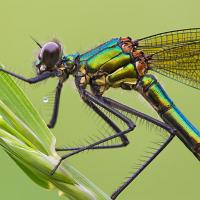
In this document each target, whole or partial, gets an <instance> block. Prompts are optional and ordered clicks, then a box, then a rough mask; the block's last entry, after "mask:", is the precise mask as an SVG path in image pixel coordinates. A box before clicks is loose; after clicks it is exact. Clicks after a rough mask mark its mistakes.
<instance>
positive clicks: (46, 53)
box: [38, 42, 61, 68]
mask: <svg viewBox="0 0 200 200" xmlns="http://www.w3.org/2000/svg"><path fill="white" fill-rule="evenodd" d="M60 56H61V46H60V45H59V44H57V43H55V42H48V43H46V44H44V46H43V47H42V49H41V51H40V54H39V56H38V57H39V58H40V59H41V61H42V63H43V64H44V65H45V66H46V67H47V68H51V67H54V66H55V64H56V63H57V62H58V61H59V59H60Z"/></svg>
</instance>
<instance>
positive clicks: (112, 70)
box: [75, 37, 148, 95]
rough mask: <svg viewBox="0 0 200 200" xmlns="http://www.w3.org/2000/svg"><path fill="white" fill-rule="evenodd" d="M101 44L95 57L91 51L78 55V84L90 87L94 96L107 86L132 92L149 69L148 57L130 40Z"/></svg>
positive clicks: (100, 93)
mask: <svg viewBox="0 0 200 200" xmlns="http://www.w3.org/2000/svg"><path fill="white" fill-rule="evenodd" d="M104 45H105V49H104V48H103V47H102V46H100V47H99V52H98V54H93V53H92V51H91V52H88V53H86V54H83V55H80V58H79V59H80V61H79V63H78V65H79V66H78V69H79V70H78V76H80V77H81V80H80V82H81V84H83V85H84V86H85V87H86V86H87V85H88V84H89V85H90V87H91V90H92V92H93V94H94V95H103V94H104V92H105V91H106V90H107V89H109V88H110V87H112V88H117V87H121V88H122V89H132V88H133V87H134V86H135V85H136V83H137V81H138V80H139V78H140V77H142V76H144V74H145V73H146V72H147V70H148V59H147V56H145V54H144V53H143V51H142V50H137V46H136V45H137V43H136V42H134V41H133V40H132V39H131V38H130V37H127V38H119V39H112V40H110V41H109V42H107V43H106V44H104ZM97 49H98V47H97ZM75 76H77V75H75Z"/></svg>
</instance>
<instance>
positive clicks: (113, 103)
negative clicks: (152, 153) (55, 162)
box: [56, 97, 174, 151]
mask: <svg viewBox="0 0 200 200" xmlns="http://www.w3.org/2000/svg"><path fill="white" fill-rule="evenodd" d="M102 98H103V100H104V101H106V103H108V104H109V105H110V106H111V107H113V108H115V109H118V110H121V111H125V112H127V113H130V114H132V115H135V116H137V117H140V118H141V119H144V120H146V121H148V122H150V123H152V124H155V125H156V126H158V127H161V128H163V129H164V130H166V131H168V132H170V133H171V132H173V131H174V130H173V129H172V128H171V127H170V126H169V125H167V124H166V123H163V122H162V121H159V120H157V119H155V118H153V117H150V116H148V115H146V114H144V113H142V112H139V111H137V110H135V109H133V108H130V107H128V106H126V105H123V104H121V103H119V102H117V101H115V100H113V99H110V98H107V97H102ZM87 104H88V103H87ZM92 105H94V104H93V103H90V104H89V106H90V107H91V106H92ZM94 106H95V105H94ZM95 107H96V106H95ZM92 109H93V110H94V111H95V112H96V113H98V114H99V113H100V112H102V111H101V110H99V109H98V108H97V107H96V108H95V109H98V110H99V111H97V110H95V109H94V108H93V107H92ZM102 114H104V113H102ZM102 118H103V119H104V120H105V121H106V122H107V123H108V121H110V119H109V118H108V117H107V116H106V115H105V114H104V116H102ZM108 124H109V125H110V126H111V127H112V128H113V129H114V130H115V131H116V132H119V131H120V130H117V129H116V128H114V127H113V125H112V124H110V123H108ZM123 137H126V136H125V135H124V136H123ZM126 138H127V137H126ZM126 138H124V141H123V140H122V144H119V145H112V146H96V147H95V146H94V147H93V148H91V149H109V148H118V147H124V146H126V145H127V144H128V142H129V141H128V139H126ZM121 139H123V138H121ZM124 143H125V144H124ZM80 148H82V147H71V148H56V150H57V151H74V150H79V149H80Z"/></svg>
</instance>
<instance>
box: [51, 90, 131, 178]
mask: <svg viewBox="0 0 200 200" xmlns="http://www.w3.org/2000/svg"><path fill="white" fill-rule="evenodd" d="M82 95H84V97H83V98H84V99H86V100H88V101H89V102H93V103H95V104H97V105H98V106H100V107H102V108H104V109H105V110H107V111H108V112H110V113H112V114H113V115H115V116H116V117H118V118H119V119H121V120H122V121H124V122H125V123H126V124H127V126H128V128H127V129H126V130H124V131H120V132H118V133H116V134H114V135H111V136H109V137H107V138H104V139H101V140H99V141H97V142H95V143H93V144H90V145H88V146H85V147H82V148H80V149H78V150H76V151H73V152H71V153H69V154H67V155H64V156H62V157H61V159H60V161H59V163H58V164H57V165H56V166H55V168H54V169H53V171H52V172H51V174H52V175H53V174H54V173H55V171H56V169H57V168H58V167H59V165H60V164H61V162H62V161H63V160H64V159H66V158H68V157H70V156H72V155H75V154H78V153H80V152H82V151H85V150H87V149H91V148H93V147H94V146H98V145H100V144H102V143H105V142H107V141H109V140H112V139H114V138H117V137H120V136H123V135H125V134H127V133H129V132H131V131H132V130H133V129H134V128H135V124H134V123H133V122H132V121H131V120H130V119H128V118H127V117H126V116H124V115H123V114H121V113H120V112H119V111H117V110H115V109H113V108H111V107H110V106H109V105H107V104H106V103H105V102H104V101H103V100H102V99H101V98H97V97H96V96H93V95H92V94H90V93H89V92H88V91H86V90H84V91H82Z"/></svg>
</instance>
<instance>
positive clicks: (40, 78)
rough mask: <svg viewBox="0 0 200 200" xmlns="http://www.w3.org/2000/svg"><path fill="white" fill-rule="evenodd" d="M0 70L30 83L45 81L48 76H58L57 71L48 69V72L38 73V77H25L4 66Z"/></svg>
mask: <svg viewBox="0 0 200 200" xmlns="http://www.w3.org/2000/svg"><path fill="white" fill-rule="evenodd" d="M0 71H2V72H4V73H6V74H9V75H11V76H14V77H15V78H17V79H20V80H22V81H24V82H27V83H30V84H33V83H37V82H40V81H43V80H45V79H47V78H50V77H54V76H56V72H49V71H48V72H44V73H42V74H40V75H38V76H36V77H33V78H25V77H23V76H21V75H18V74H15V73H13V72H10V71H8V70H5V69H3V68H0Z"/></svg>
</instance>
